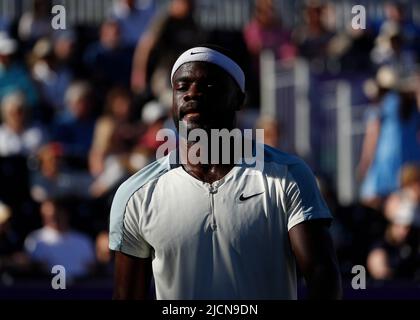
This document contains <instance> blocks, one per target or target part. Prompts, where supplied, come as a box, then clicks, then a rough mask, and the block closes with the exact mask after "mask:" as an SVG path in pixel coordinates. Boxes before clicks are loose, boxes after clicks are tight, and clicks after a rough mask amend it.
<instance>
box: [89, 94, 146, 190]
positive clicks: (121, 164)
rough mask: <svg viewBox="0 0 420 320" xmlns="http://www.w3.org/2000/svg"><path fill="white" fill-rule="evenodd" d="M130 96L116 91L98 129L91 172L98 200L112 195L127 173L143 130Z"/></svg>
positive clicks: (90, 155) (108, 97)
mask: <svg viewBox="0 0 420 320" xmlns="http://www.w3.org/2000/svg"><path fill="white" fill-rule="evenodd" d="M131 103H132V102H131V96H130V93H129V92H128V91H127V90H125V89H122V88H118V87H116V88H114V89H112V90H111V91H110V92H109V93H108V95H107V99H106V107H105V114H104V115H103V116H101V117H100V118H99V119H98V120H97V122H96V125H95V132H94V138H93V143H92V148H91V150H90V152H89V168H90V172H91V174H92V175H93V176H94V177H96V180H95V182H94V184H93V185H92V189H91V192H92V194H93V195H94V196H95V197H99V196H101V195H102V194H103V193H105V192H106V191H109V190H110V188H112V187H113V186H114V185H115V184H116V183H117V182H119V181H120V180H121V179H122V178H124V177H125V176H126V175H127V174H128V172H127V160H128V157H129V154H130V152H131V151H132V149H133V147H134V145H135V143H136V141H137V139H138V136H139V134H140V130H141V129H140V127H139V125H138V124H136V123H134V122H133V121H132V120H131V118H130V116H131V115H132V112H131Z"/></svg>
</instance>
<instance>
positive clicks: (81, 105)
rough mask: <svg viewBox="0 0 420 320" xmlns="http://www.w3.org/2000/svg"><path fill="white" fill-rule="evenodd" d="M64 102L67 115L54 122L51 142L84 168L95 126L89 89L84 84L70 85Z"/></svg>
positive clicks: (86, 84)
mask: <svg viewBox="0 0 420 320" xmlns="http://www.w3.org/2000/svg"><path fill="white" fill-rule="evenodd" d="M65 101H66V105H67V114H65V115H62V116H61V117H59V118H58V119H56V120H55V124H54V128H53V140H54V141H56V142H58V143H60V144H61V146H62V148H63V152H64V156H65V157H66V158H69V159H73V160H75V161H76V162H78V163H79V164H81V165H82V166H83V167H85V166H86V160H87V154H88V152H89V149H90V147H91V144H92V137H93V130H94V126H95V120H94V118H93V114H92V113H93V102H92V96H91V87H90V86H89V84H88V83H86V82H74V83H72V84H71V85H70V87H69V88H68V89H67V91H66V95H65Z"/></svg>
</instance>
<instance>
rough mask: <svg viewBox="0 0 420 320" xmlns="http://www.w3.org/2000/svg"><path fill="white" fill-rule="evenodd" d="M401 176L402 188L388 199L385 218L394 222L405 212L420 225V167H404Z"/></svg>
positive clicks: (409, 165) (410, 165) (407, 165)
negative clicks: (395, 218) (396, 217)
mask: <svg viewBox="0 0 420 320" xmlns="http://www.w3.org/2000/svg"><path fill="white" fill-rule="evenodd" d="M400 176H401V188H400V189H399V190H398V191H396V192H394V193H393V194H391V196H390V197H389V198H388V199H387V201H386V204H385V212H384V213H385V216H386V217H387V219H389V220H392V219H394V217H395V216H397V215H398V214H399V213H401V212H403V213H404V214H406V215H407V216H412V220H413V221H415V222H416V223H418V224H419V225H420V165H419V164H406V165H404V166H403V167H402V169H401V175H400Z"/></svg>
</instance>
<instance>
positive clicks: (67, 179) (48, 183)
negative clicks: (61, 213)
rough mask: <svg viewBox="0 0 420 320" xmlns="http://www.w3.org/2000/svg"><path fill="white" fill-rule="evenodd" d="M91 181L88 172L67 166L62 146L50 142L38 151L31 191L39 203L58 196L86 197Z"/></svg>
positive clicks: (87, 196) (31, 177)
mask: <svg viewBox="0 0 420 320" xmlns="http://www.w3.org/2000/svg"><path fill="white" fill-rule="evenodd" d="M91 183H92V178H91V176H90V175H89V174H88V172H86V171H80V170H72V169H70V168H69V167H68V166H67V167H66V163H65V161H64V159H63V154H62V150H61V148H60V146H59V145H58V144H54V143H50V144H46V145H44V146H43V147H42V148H41V149H40V150H39V152H38V167H37V168H36V170H33V171H32V172H31V175H30V192H31V196H32V199H33V200H35V201H37V202H39V203H41V202H43V201H46V200H47V199H51V198H57V197H65V198H77V199H86V198H89V187H90V185H91Z"/></svg>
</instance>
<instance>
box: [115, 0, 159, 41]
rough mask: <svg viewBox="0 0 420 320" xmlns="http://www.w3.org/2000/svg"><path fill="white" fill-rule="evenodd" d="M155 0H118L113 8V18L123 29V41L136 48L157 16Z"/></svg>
mask: <svg viewBox="0 0 420 320" xmlns="http://www.w3.org/2000/svg"><path fill="white" fill-rule="evenodd" d="M155 11H156V5H155V1H154V0H116V1H115V2H114V6H113V7H112V12H111V18H113V19H116V20H117V21H118V24H119V25H120V27H121V33H122V41H123V42H124V44H126V45H129V46H135V45H136V43H137V42H138V41H139V40H140V39H141V37H142V36H143V34H144V32H145V31H146V30H147V28H148V27H149V24H150V22H151V20H152V18H153V17H154V15H155Z"/></svg>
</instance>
